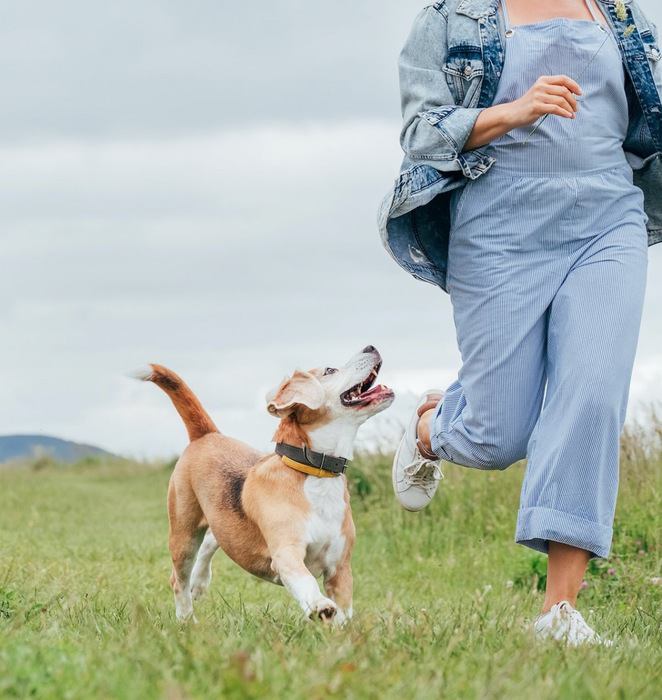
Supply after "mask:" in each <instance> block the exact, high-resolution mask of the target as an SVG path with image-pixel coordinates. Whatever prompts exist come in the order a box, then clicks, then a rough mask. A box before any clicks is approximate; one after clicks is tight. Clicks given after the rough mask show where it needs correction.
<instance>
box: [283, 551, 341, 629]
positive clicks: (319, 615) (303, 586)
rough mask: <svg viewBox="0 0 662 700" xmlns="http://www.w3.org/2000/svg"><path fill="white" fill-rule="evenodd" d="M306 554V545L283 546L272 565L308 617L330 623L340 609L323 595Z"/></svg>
mask: <svg viewBox="0 0 662 700" xmlns="http://www.w3.org/2000/svg"><path fill="white" fill-rule="evenodd" d="M305 554H306V548H305V546H304V545H286V546H281V547H278V548H277V549H276V550H275V551H274V553H273V554H272V564H271V565H272V567H273V570H274V571H275V572H276V574H278V577H279V578H280V580H281V582H282V584H283V585H284V586H285V588H286V589H287V590H288V591H289V593H290V594H291V595H292V597H293V598H294V599H295V600H296V601H297V602H298V603H299V605H300V606H301V609H302V610H303V612H304V613H305V614H306V616H307V617H309V618H311V619H320V620H323V621H325V622H326V621H330V620H332V619H333V618H334V617H335V615H336V613H337V612H338V608H337V606H336V604H335V603H334V602H333V601H332V600H330V599H329V598H326V597H325V596H323V595H322V592H321V591H320V588H319V585H318V584H317V580H316V579H315V577H314V576H313V575H312V574H311V573H310V571H308V569H307V567H306V565H305V564H304V558H305Z"/></svg>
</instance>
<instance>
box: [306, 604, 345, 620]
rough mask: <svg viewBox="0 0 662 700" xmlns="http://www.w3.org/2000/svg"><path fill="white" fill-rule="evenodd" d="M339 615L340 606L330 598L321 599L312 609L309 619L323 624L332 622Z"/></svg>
mask: <svg viewBox="0 0 662 700" xmlns="http://www.w3.org/2000/svg"><path fill="white" fill-rule="evenodd" d="M337 614H338V606H337V605H336V604H335V603H334V602H333V601H332V600H330V599H329V598H320V600H318V601H317V602H316V603H314V604H313V606H312V607H311V610H310V613H308V617H309V618H310V619H311V620H321V621H322V622H327V623H328V622H332V621H334V618H335V617H336V615H337Z"/></svg>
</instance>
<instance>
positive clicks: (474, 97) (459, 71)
mask: <svg viewBox="0 0 662 700" xmlns="http://www.w3.org/2000/svg"><path fill="white" fill-rule="evenodd" d="M441 69H442V70H443V72H444V73H445V74H446V82H447V83H448V87H449V89H450V91H451V94H452V95H453V98H454V99H455V104H457V105H463V106H464V107H473V106H475V105H476V104H477V102H478V98H479V97H480V88H481V85H482V82H483V62H482V61H481V59H480V57H478V56H475V55H472V54H471V53H464V52H462V53H460V52H457V53H452V52H450V53H449V55H448V60H447V62H446V63H445V64H444V65H443V66H442V68H441Z"/></svg>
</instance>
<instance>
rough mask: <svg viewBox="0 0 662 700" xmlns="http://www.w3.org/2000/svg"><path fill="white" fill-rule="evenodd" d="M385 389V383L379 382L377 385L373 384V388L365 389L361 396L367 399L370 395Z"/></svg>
mask: <svg viewBox="0 0 662 700" xmlns="http://www.w3.org/2000/svg"><path fill="white" fill-rule="evenodd" d="M383 390H384V385H383V384H377V386H373V387H372V389H368V391H365V392H363V393H362V394H361V398H362V399H365V398H366V397H368V396H372V395H373V394H379V392H380V391H383Z"/></svg>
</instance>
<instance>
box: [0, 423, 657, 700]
mask: <svg viewBox="0 0 662 700" xmlns="http://www.w3.org/2000/svg"><path fill="white" fill-rule="evenodd" d="M658 437H659V435H658ZM654 442H655V440H654V436H652V435H650V434H649V435H648V436H643V435H631V436H629V437H627V438H626V439H625V441H624V449H623V463H622V480H621V495H620V499H619V507H618V513H617V521H616V535H615V542H614V551H613V556H612V557H611V559H610V560H609V561H606V562H597V563H594V565H593V566H592V567H591V571H590V573H589V575H588V576H587V580H586V584H587V585H586V588H585V589H584V590H583V592H582V594H581V601H580V602H581V608H582V609H583V611H584V612H585V613H586V615H587V617H588V620H589V622H590V623H593V624H594V625H595V627H597V628H598V629H599V630H600V631H601V632H605V633H606V634H608V635H611V636H613V637H615V638H616V639H617V640H618V643H617V645H616V646H614V647H613V648H611V649H602V648H601V649H582V650H574V651H573V650H569V649H565V648H561V647H558V646H555V645H553V644H545V645H537V644H534V643H533V641H532V638H531V636H530V634H529V632H528V631H527V629H526V624H527V623H528V622H529V621H530V620H531V619H532V617H533V616H534V615H535V614H536V612H537V610H538V608H539V606H540V603H541V598H542V596H541V592H540V589H541V587H542V585H543V584H544V577H545V559H544V557H542V556H540V555H537V554H536V553H534V552H531V551H530V550H527V549H525V548H523V547H519V546H517V545H515V544H513V543H512V538H513V531H514V525H515V517H516V511H517V503H518V493H519V485H520V482H521V479H522V467H521V466H520V465H517V466H515V467H513V468H511V469H510V470H509V471H508V472H506V473H479V472H472V471H469V470H462V469H461V468H459V467H454V466H447V468H446V470H445V471H446V472H447V479H446V480H445V481H444V483H443V486H442V490H441V491H440V493H439V495H438V496H437V497H436V499H435V501H434V503H433V505H432V506H431V507H430V508H429V509H428V510H427V511H426V512H424V513H421V514H417V515H414V514H409V513H405V512H403V511H402V510H400V509H399V508H398V507H397V506H396V505H395V503H394V501H393V499H392V497H391V494H390V484H389V476H388V459H387V458H373V457H371V458H364V459H362V460H359V461H358V462H357V467H356V468H355V469H354V471H353V476H352V491H353V497H352V503H353V508H354V517H355V520H356V523H357V529H358V543H357V547H356V550H355V557H354V572H355V584H356V589H355V610H356V616H355V619H354V621H353V622H352V623H351V624H350V625H349V626H348V627H346V628H345V629H340V630H337V629H328V628H326V627H323V626H320V625H316V624H313V623H307V622H304V621H302V620H301V619H300V616H299V611H298V608H297V607H296V606H295V604H294V603H293V602H292V601H291V600H290V599H289V598H288V596H287V595H286V593H285V592H284V590H283V589H281V588H278V587H276V586H273V585H270V584H267V583H262V582H259V581H257V580H255V579H252V578H250V577H249V576H248V575H247V574H245V573H243V572H242V571H240V570H239V569H238V568H237V567H236V566H235V565H234V564H233V563H232V562H230V561H229V560H228V559H226V558H225V556H224V555H222V554H220V553H219V555H217V557H216V559H215V562H214V563H215V567H214V581H213V582H212V586H211V590H210V595H209V596H208V598H206V599H205V600H204V601H200V603H199V604H198V606H197V609H196V614H197V617H198V619H199V624H197V625H189V626H181V625H179V624H177V622H176V621H175V618H174V609H173V603H172V598H171V593H170V589H169V586H168V576H169V572H170V565H169V559H168V551H167V548H166V517H165V505H164V501H165V493H166V484H167V480H168V476H169V469H168V468H166V467H162V466H159V467H155V466H148V465H139V464H126V463H122V464H111V463H88V464H81V465H77V466H76V467H72V468H67V469H64V468H57V467H56V466H53V465H48V464H40V465H36V466H40V467H42V468H39V469H36V468H34V467H33V468H29V467H26V468H24V469H12V470H4V471H1V472H0V697H3V698H26V697H34V698H97V697H99V698H141V699H148V698H168V699H172V700H176V699H179V698H219V697H225V698H288V699H289V698H292V699H296V698H307V699H315V698H325V697H338V698H398V699H399V700H405V699H407V698H437V697H447V698H534V699H535V700H543V699H544V698H572V699H573V700H574V699H577V698H579V699H581V698H637V700H643V699H644V698H659V697H661V696H662V676H661V673H662V658H661V640H662V637H661V630H660V627H661V620H662V610H661V608H662V606H661V601H662V586H661V585H659V583H660V582H659V577H660V576H662V571H661V565H660V558H659V551H660V550H659V546H660V539H661V532H660V513H661V512H662V469H661V467H662V454H661V452H660V450H659V449H658V448H659V446H658V447H655V445H654Z"/></svg>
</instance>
